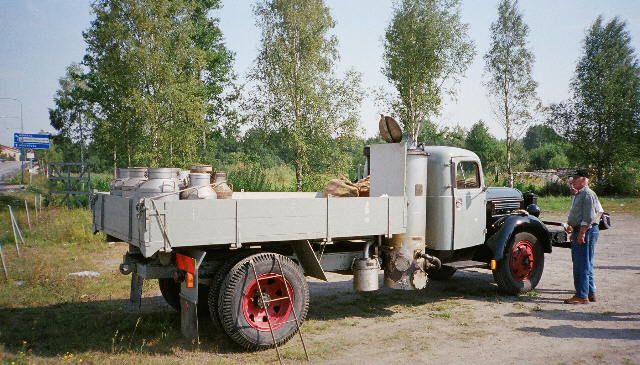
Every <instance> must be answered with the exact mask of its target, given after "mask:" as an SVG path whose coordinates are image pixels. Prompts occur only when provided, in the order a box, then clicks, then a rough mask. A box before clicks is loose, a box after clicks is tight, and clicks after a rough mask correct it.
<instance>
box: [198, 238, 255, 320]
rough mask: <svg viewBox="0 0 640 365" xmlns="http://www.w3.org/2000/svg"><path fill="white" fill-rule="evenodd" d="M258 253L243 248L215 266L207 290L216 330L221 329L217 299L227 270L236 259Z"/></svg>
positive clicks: (233, 264)
mask: <svg viewBox="0 0 640 365" xmlns="http://www.w3.org/2000/svg"><path fill="white" fill-rule="evenodd" d="M256 253H260V251H257V250H252V251H249V250H243V251H241V252H239V253H237V254H236V255H233V256H231V257H230V258H229V259H228V260H225V261H224V262H222V263H221V264H220V266H219V267H217V268H216V271H215V274H214V276H213V280H212V281H211V285H210V286H209V292H208V298H207V302H208V306H209V314H210V315H211V321H212V322H213V327H214V328H215V329H216V330H217V331H222V322H221V321H220V315H219V314H218V299H219V297H220V288H221V287H222V284H223V283H224V280H225V279H226V277H227V274H229V271H231V269H232V268H233V267H234V266H235V264H237V263H238V261H240V260H242V259H244V258H245V257H247V256H249V255H251V254H256Z"/></svg>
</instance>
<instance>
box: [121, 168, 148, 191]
mask: <svg viewBox="0 0 640 365" xmlns="http://www.w3.org/2000/svg"><path fill="white" fill-rule="evenodd" d="M127 170H129V178H128V179H126V180H124V181H123V182H122V196H124V197H126V198H135V195H136V188H137V187H138V186H139V185H140V184H141V183H142V182H144V181H146V180H147V176H146V174H147V168H146V167H129V168H128V169H127Z"/></svg>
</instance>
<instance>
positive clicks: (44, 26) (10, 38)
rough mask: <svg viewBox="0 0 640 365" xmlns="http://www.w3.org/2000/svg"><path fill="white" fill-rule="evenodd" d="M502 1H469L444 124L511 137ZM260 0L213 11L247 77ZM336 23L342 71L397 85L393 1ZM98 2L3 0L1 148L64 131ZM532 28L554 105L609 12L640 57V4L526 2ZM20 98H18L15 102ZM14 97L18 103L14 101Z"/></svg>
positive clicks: (334, 10) (348, 4)
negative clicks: (498, 25)
mask: <svg viewBox="0 0 640 365" xmlns="http://www.w3.org/2000/svg"><path fill="white" fill-rule="evenodd" d="M498 2H499V1H498V0H462V1H461V19H462V22H464V23H467V24H468V25H469V37H470V38H471V39H472V40H473V41H474V42H475V45H476V52H477V54H476V57H475V59H474V60H473V62H472V64H470V65H469V68H468V70H467V72H466V73H465V77H463V78H462V79H461V82H460V83H459V84H458V85H457V86H456V89H457V96H456V97H455V99H451V98H448V99H445V100H444V103H443V107H442V112H441V115H440V116H437V117H435V118H434V121H435V122H436V123H437V124H438V125H440V126H450V127H454V126H456V125H460V126H461V127H463V128H466V129H469V128H470V127H471V126H472V125H473V124H474V123H476V122H478V121H479V120H483V121H485V122H486V124H487V125H488V127H489V131H490V133H492V134H493V135H494V136H496V137H497V138H504V136H505V132H504V130H503V129H502V127H501V126H500V124H498V123H497V122H496V121H495V120H494V119H493V116H492V112H491V108H490V105H489V102H488V99H487V95H486V90H485V88H484V86H483V85H482V82H483V70H484V60H483V55H484V54H485V53H486V52H487V50H488V48H489V42H490V32H489V27H490V26H491V23H492V22H493V21H495V19H496V17H497V6H498ZM254 3H255V1H249V0H235V1H229V0H227V1H225V0H222V6H223V7H222V9H221V10H218V11H216V12H214V14H212V15H213V16H214V17H216V18H218V19H219V20H220V23H219V25H220V29H221V30H222V32H223V35H224V37H225V41H226V45H227V48H229V49H230V50H231V51H233V52H235V63H234V69H235V72H236V73H237V74H238V76H239V79H238V80H239V81H240V82H244V76H245V75H246V73H247V71H248V70H249V69H250V67H251V66H252V64H253V61H254V59H255V57H256V55H257V50H258V47H259V42H260V30H259V29H258V28H257V27H256V26H255V20H256V18H255V17H254V16H253V13H252V6H253V4H254ZM325 3H326V4H327V6H329V8H331V14H332V16H333V18H334V20H335V21H336V23H337V24H336V27H335V28H334V30H333V34H335V35H336V36H337V38H338V41H339V42H340V43H339V44H340V45H339V53H340V63H339V65H338V69H337V71H338V73H339V74H343V73H344V71H345V70H347V69H349V68H353V69H355V70H356V71H359V72H361V73H362V86H363V87H364V88H365V89H366V90H368V91H369V92H370V93H371V91H373V90H377V89H380V88H383V89H385V90H388V91H392V90H393V89H392V87H391V86H390V85H389V84H388V82H387V81H386V78H385V77H384V76H383V75H382V73H381V68H382V53H383V47H382V37H383V35H384V31H385V29H386V27H387V25H388V23H389V21H390V19H391V16H392V1H391V0H325ZM90 4H91V1H90V0H0V144H3V145H13V133H17V132H20V129H21V124H20V122H21V119H20V116H21V112H20V109H21V106H22V125H23V130H24V133H39V132H40V131H44V132H50V133H55V130H54V129H53V128H52V127H51V126H50V124H49V113H48V108H52V107H54V102H53V98H54V95H55V93H56V91H57V90H58V87H59V84H58V80H59V78H60V77H63V76H64V75H65V72H66V67H67V66H69V65H70V64H71V63H72V62H81V61H82V58H83V56H84V54H85V52H86V44H85V43H84V39H83V37H82V32H83V31H85V30H87V29H88V28H89V26H90V23H91V20H92V19H93V15H92V14H91V6H90ZM519 6H520V10H521V12H522V14H523V19H524V22H525V23H526V24H527V25H528V26H529V37H528V40H529V47H530V49H531V50H532V51H533V53H534V55H535V63H534V68H533V78H534V80H535V81H537V82H538V84H539V86H538V89H537V93H538V96H539V98H540V99H541V101H542V103H543V104H544V105H548V104H549V103H554V102H560V101H563V100H566V99H568V98H569V97H570V91H569V83H570V80H571V78H572V77H573V75H574V71H575V66H576V62H577V61H578V59H579V58H580V56H581V51H582V45H583V41H584V38H585V36H586V32H587V30H588V28H589V27H590V26H591V25H592V24H593V22H594V21H595V20H596V18H597V17H598V16H599V15H602V16H603V17H604V20H605V22H608V21H610V20H611V19H613V18H614V17H616V16H617V17H619V19H621V20H623V21H626V23H627V28H626V29H627V31H628V32H629V33H630V35H631V37H632V46H633V47H634V48H635V49H636V55H637V52H638V50H640V1H638V0H520V1H519ZM7 98H8V99H10V100H7ZM14 99H17V101H16V100H14ZM379 113H385V114H389V111H388V110H378V109H377V107H376V106H375V105H374V103H373V100H372V98H371V97H367V98H365V100H364V102H363V104H362V108H361V111H360V115H361V122H362V127H363V134H365V135H366V136H367V137H372V136H374V135H375V134H376V133H377V131H378V120H379Z"/></svg>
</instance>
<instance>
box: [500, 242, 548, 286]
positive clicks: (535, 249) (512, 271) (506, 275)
mask: <svg viewBox="0 0 640 365" xmlns="http://www.w3.org/2000/svg"><path fill="white" fill-rule="evenodd" d="M543 270H544V252H543V250H542V245H541V244H540V242H539V240H538V238H537V237H536V236H534V235H533V234H531V233H529V232H519V233H517V234H515V235H514V236H513V238H512V239H511V241H510V242H509V245H508V246H507V247H506V249H505V252H504V256H503V258H502V260H500V262H499V263H498V265H497V267H496V269H495V270H493V277H494V279H495V280H496V283H497V284H498V287H499V288H500V289H501V290H502V291H504V292H506V293H509V294H518V293H524V292H527V291H529V290H532V289H534V288H535V287H536V285H538V282H539V281H540V278H541V277H542V271H543Z"/></svg>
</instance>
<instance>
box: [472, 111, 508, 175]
mask: <svg viewBox="0 0 640 365" xmlns="http://www.w3.org/2000/svg"><path fill="white" fill-rule="evenodd" d="M464 147H465V148H466V149H468V150H470V151H473V152H475V154H477V155H478V157H480V161H481V162H482V167H483V170H484V172H485V175H486V174H488V173H489V172H492V171H493V170H495V169H496V167H500V166H501V165H502V164H503V162H504V157H505V155H506V150H505V148H504V146H503V143H501V142H500V141H498V140H497V139H496V138H495V137H494V136H492V135H491V134H490V133H489V128H488V127H487V125H486V124H485V122H483V121H482V120H480V121H478V123H476V124H474V125H473V126H472V127H471V130H470V131H469V133H468V134H467V138H466V139H465V141H464Z"/></svg>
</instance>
